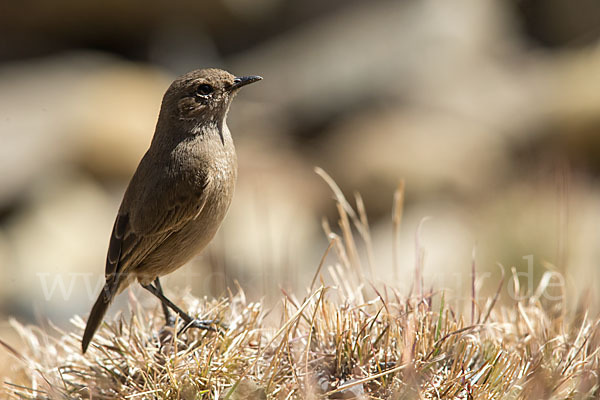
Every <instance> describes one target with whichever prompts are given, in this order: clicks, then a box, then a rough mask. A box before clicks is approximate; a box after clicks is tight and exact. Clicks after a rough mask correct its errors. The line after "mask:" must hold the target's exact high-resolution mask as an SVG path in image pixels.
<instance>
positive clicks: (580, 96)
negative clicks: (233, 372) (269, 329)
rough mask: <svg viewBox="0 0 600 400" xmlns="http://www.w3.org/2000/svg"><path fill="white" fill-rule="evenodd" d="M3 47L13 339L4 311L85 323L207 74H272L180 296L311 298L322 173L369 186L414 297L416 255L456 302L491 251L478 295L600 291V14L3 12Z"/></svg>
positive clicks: (5, 291) (52, 6) (0, 210)
mask: <svg viewBox="0 0 600 400" xmlns="http://www.w3.org/2000/svg"><path fill="white" fill-rule="evenodd" d="M0 37H1V38H2V39H0V143H1V144H0V315H1V316H0V326H1V328H0V337H6V335H9V334H8V333H7V329H6V328H7V326H8V323H7V316H9V315H10V316H15V317H17V318H18V319H19V320H21V321H25V322H35V321H40V320H42V319H44V318H50V319H51V320H52V321H53V322H54V323H56V324H58V325H59V326H63V327H67V326H68V319H69V318H70V317H72V316H73V315H74V314H80V315H87V313H88V312H89V309H90V307H91V304H92V302H93V299H94V298H95V297H96V295H97V293H98V292H99V290H100V287H101V285H102V283H103V271H104V259H105V254H106V249H107V245H108V239H109V235H110V231H111V227H112V224H113V221H114V217H115V215H116V211H117V209H118V206H119V202H120V200H121V197H122V195H123V191H124V190H125V187H126V184H127V182H128V181H129V178H130V177H131V175H132V173H133V171H134V169H135V167H136V165H137V163H138V161H139V159H140V158H141V156H142V155H143V153H144V152H145V150H146V149H147V147H148V145H149V142H150V139H151V137H152V134H153V129H154V124H155V123H156V118H157V114H158V110H159V106H160V101H161V98H162V94H163V93H164V91H165V90H166V88H167V86H168V85H169V83H170V82H171V81H172V79H174V77H176V76H177V75H179V74H182V73H185V72H187V71H189V70H191V69H195V68H199V67H209V66H211V67H221V68H225V69H227V70H229V71H230V72H232V73H234V74H237V75H244V74H258V75H262V76H263V77H264V81H262V82H260V83H259V84H257V85H255V86H254V85H253V86H252V87H250V88H248V89H246V90H244V91H243V92H242V93H241V94H240V95H239V96H238V98H237V99H236V101H235V102H234V104H233V107H232V110H231V112H230V114H229V120H228V121H229V126H230V128H231V130H232V132H233V135H234V139H235V141H236V146H237V151H238V157H239V170H240V171H239V181H238V186H237V191H236V196H235V198H234V201H233V205H232V207H231V209H230V212H229V215H228V217H227V219H226V222H225V224H224V226H223V228H222V229H221V231H220V232H219V234H218V237H217V238H216V240H215V241H214V242H213V243H212V245H211V246H210V248H209V249H208V250H207V251H205V252H204V254H203V255H201V256H199V257H198V258H197V259H195V260H194V262H193V263H190V264H189V265H187V266H185V267H184V268H182V269H181V270H179V271H178V272H176V273H174V274H173V275H171V276H168V277H166V279H165V280H164V281H163V285H164V286H165V287H166V288H167V292H168V293H170V294H175V295H177V294H180V293H182V292H183V291H184V290H186V288H187V287H190V286H191V288H190V290H191V292H192V293H193V294H195V295H197V296H205V295H206V296H218V295H222V294H226V288H227V287H228V286H232V284H233V282H235V280H237V281H239V282H240V285H241V286H242V287H243V288H244V289H245V290H246V292H247V295H248V297H250V298H251V299H253V300H259V299H265V301H267V302H273V301H276V300H277V299H279V298H280V289H281V288H283V289H285V290H286V291H292V292H296V293H300V295H302V293H304V292H303V290H304V289H305V288H306V287H307V286H308V285H309V284H310V281H311V279H312V276H313V274H314V273H315V271H316V269H317V266H318V264H319V260H320V258H321V256H322V254H323V252H324V251H325V249H326V247H327V244H328V241H327V238H326V235H325V234H324V233H323V230H322V228H321V219H322V218H326V219H327V220H328V221H329V222H330V224H331V225H332V226H333V227H336V229H337V211H336V207H335V202H334V201H333V196H332V194H331V191H330V190H329V188H328V187H327V185H326V184H325V183H324V182H323V180H322V179H321V178H320V177H319V176H317V175H316V174H315V173H314V171H313V169H314V167H315V166H319V167H322V168H323V169H324V170H325V171H327V172H328V173H329V174H330V175H331V176H332V178H333V179H334V180H335V181H336V182H337V184H338V185H339V186H340V187H341V189H342V190H343V191H344V193H345V194H346V195H347V197H348V199H349V200H351V202H352V198H353V193H354V192H355V191H356V192H360V193H361V194H362V196H363V198H364V202H365V206H366V210H367V213H368V216H369V221H370V224H371V233H372V236H373V254H374V269H375V273H374V274H373V275H372V276H371V279H372V280H373V281H374V282H376V283H378V284H379V283H382V282H384V283H386V284H388V285H390V286H394V287H397V288H399V289H400V291H401V292H403V293H408V291H409V290H410V287H411V284H412V276H413V271H414V266H415V259H416V250H415V249H416V248H422V249H423V251H424V254H425V258H424V269H423V274H424V278H425V285H426V286H428V287H429V286H433V287H438V288H439V287H446V288H449V289H450V291H452V292H453V295H454V296H456V297H458V298H461V297H464V298H465V299H468V298H469V297H470V283H469V281H470V270H471V263H472V258H473V249H474V248H476V251H475V264H476V266H477V270H478V273H479V276H480V277H481V283H482V288H481V291H482V292H481V293H488V294H489V293H492V292H493V291H495V289H496V287H497V285H498V280H499V277H500V275H501V272H500V268H499V267H498V265H497V263H501V264H502V265H503V266H504V267H505V269H506V271H507V273H508V272H509V271H510V268H511V267H515V268H516V270H517V271H519V272H520V273H521V275H520V276H521V277H522V278H523V280H522V282H521V283H522V286H524V287H525V289H531V290H533V289H534V288H535V286H537V283H538V281H539V280H540V278H541V276H542V275H543V273H544V272H545V271H549V270H550V271H557V272H560V273H561V274H562V275H561V276H562V277H564V284H565V285H566V287H567V289H568V297H567V301H568V302H571V303H572V304H574V303H575V302H576V299H577V297H578V296H579V295H580V294H581V293H584V292H586V291H587V290H589V289H592V291H593V288H595V287H597V286H598V285H599V284H600V277H599V275H600V274H599V271H598V269H599V268H598V260H600V246H599V240H600V239H599V238H600V182H599V178H600V90H599V88H600V41H599V37H600V2H597V1H595V0H579V1H576V2H573V1H571V0H513V1H508V0H507V1H496V0H453V1H446V0H406V1H398V0H396V1H387V0H373V1H369V2H364V1H357V0H356V1H351V0H343V1H342V0H329V1H320V0H304V1H284V0H210V1H208V0H194V1H192V0H180V1H177V2H167V1H156V2H147V1H138V0H132V1H127V2H124V1H117V0H107V1H103V2H81V1H76V0H56V1H53V2H45V1H41V0H33V1H29V2H26V3H23V4H22V3H19V2H10V1H7V0H3V1H1V2H0ZM400 179H404V180H405V183H406V201H405V210H404V216H403V220H402V226H401V230H400V238H399V244H398V249H399V262H398V265H397V267H396V268H395V267H394V265H393V262H392V244H393V241H392V235H391V232H392V225H391V210H392V203H393V202H392V197H393V193H394V190H395V188H396V187H397V185H398V182H399V180H400ZM426 217H429V218H427V219H426V220H425V221H424V222H423V223H422V226H421V229H420V233H419V234H417V227H418V226H419V224H420V223H421V222H422V221H423V219H424V218H426ZM417 239H418V240H417ZM416 243H418V245H417V244H416ZM328 262H334V259H333V258H331V259H330V260H329V261H328ZM558 283H560V282H558ZM134 293H136V295H137V296H138V297H139V298H140V299H141V300H142V301H144V302H147V304H149V305H151V306H154V307H157V306H158V303H157V302H156V301H155V300H154V299H153V298H151V296H150V295H147V294H146V293H142V290H141V289H140V288H135V289H134ZM119 302H120V304H115V305H114V306H113V307H112V308H111V312H112V313H115V312H117V311H119V310H124V309H125V308H126V307H125V306H124V304H125V303H126V302H127V295H122V296H120V299H119ZM3 328H4V329H3Z"/></svg>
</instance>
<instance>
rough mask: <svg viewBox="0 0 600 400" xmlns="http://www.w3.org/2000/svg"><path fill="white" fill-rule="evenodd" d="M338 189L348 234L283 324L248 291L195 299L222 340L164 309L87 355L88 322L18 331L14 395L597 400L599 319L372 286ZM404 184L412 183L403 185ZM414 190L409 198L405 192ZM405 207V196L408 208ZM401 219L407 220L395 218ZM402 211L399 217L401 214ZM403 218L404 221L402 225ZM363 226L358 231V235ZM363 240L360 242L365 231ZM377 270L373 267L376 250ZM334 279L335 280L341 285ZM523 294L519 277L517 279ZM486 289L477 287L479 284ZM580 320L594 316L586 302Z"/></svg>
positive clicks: (113, 328)
mask: <svg viewBox="0 0 600 400" xmlns="http://www.w3.org/2000/svg"><path fill="white" fill-rule="evenodd" d="M319 173H320V174H322V176H324V177H325V178H326V180H327V181H328V183H329V184H330V185H331V186H332V188H333V189H334V193H335V194H336V197H337V199H338V205H339V207H338V209H339V211H340V221H339V226H340V227H341V235H337V234H335V233H333V232H332V230H331V229H330V228H329V225H328V224H327V223H325V224H324V227H325V230H326V232H327V233H328V235H329V238H330V246H329V248H328V249H327V253H334V254H335V256H336V257H335V259H336V261H335V262H333V263H332V264H330V265H326V264H325V260H326V257H324V258H323V260H324V261H323V263H322V265H320V266H319V268H318V270H317V273H316V274H315V279H314V280H313V282H312V285H311V288H310V290H309V291H308V292H307V295H306V297H305V298H303V299H297V298H295V297H294V296H291V295H288V294H286V293H284V294H283V295H282V300H281V318H280V322H279V323H278V324H275V323H272V322H271V323H268V322H266V320H265V315H266V312H265V310H263V309H262V306H261V304H259V303H250V302H248V301H247V300H246V298H245V296H244V294H243V292H242V290H241V289H239V291H238V293H237V294H236V295H230V296H229V298H226V299H221V300H214V301H198V300H197V299H194V298H192V297H187V298H185V299H184V301H185V304H186V306H187V309H189V310H190V312H193V313H195V314H197V315H200V316H202V317H203V318H210V319H218V320H221V321H223V322H224V323H226V324H227V325H228V327H227V329H226V330H225V331H224V332H223V333H222V334H219V333H215V332H204V331H198V330H189V331H188V332H187V333H186V334H184V335H182V336H181V337H174V336H173V334H172V330H171V329H170V328H165V327H163V326H162V324H163V320H162V315H161V314H160V313H157V315H155V313H151V312H148V311H146V310H142V309H140V308H139V305H138V303H137V302H136V301H132V307H133V308H134V310H132V311H133V312H132V316H131V318H130V319H128V320H126V319H125V318H124V317H118V318H116V319H115V320H113V321H110V322H108V323H105V324H103V326H102V327H101V329H100V330H99V332H98V334H97V336H96V338H95V339H94V341H93V343H92V346H91V347H90V349H89V350H88V354H86V356H85V357H84V356H82V355H81V352H80V344H81V342H80V339H81V332H82V331H83V327H84V322H83V320H82V319H81V318H79V317H76V318H75V319H74V320H73V324H74V325H75V327H76V332H72V333H65V332H58V330H57V332H58V334H54V335H49V334H48V333H46V332H44V331H42V330H41V329H40V328H37V327H25V326H22V325H20V324H18V323H16V322H15V321H13V322H12V323H13V326H14V328H15V329H16V330H17V331H18V332H19V334H20V335H21V337H22V338H23V341H24V343H25V345H24V346H23V348H20V349H13V348H10V347H8V346H7V345H6V344H4V343H0V344H3V346H4V347H5V348H6V349H7V350H8V351H9V352H10V353H12V354H13V355H14V357H15V358H16V359H17V360H18V362H19V366H20V367H19V371H18V372H16V373H15V374H14V376H12V377H10V378H8V379H7V381H6V383H5V384H4V386H3V389H2V390H3V391H4V396H8V397H9V398H25V399H79V398H81V399H89V398H92V399H108V398H126V399H153V398H157V399H200V398H207V399H209V398H210V399H237V400H239V399H262V398H264V399H266V398H273V399H318V398H329V399H342V398H344V399H349V398H356V399H397V398H409V399H412V398H414V399H419V398H424V399H438V398H439V399H530V398H544V399H565V398H577V399H579V398H598V397H599V396H600V389H599V383H600V380H599V372H600V368H599V367H600V357H599V355H598V349H599V343H600V335H599V331H598V324H599V320H598V319H596V318H590V317H589V316H588V315H587V314H586V313H585V312H584V311H579V312H572V313H568V312H567V311H566V307H565V305H564V304H563V303H559V304H556V303H554V304H550V305H548V304H545V303H544V302H543V301H542V300H541V297H540V296H539V294H540V293H542V292H543V291H544V290H545V288H544V287H543V284H544V283H543V282H544V279H542V284H540V287H539V288H538V290H537V291H536V294H534V295H532V296H530V297H528V298H525V299H523V300H515V301H513V302H512V304H508V305H503V306H500V305H498V304H497V303H498V302H497V301H496V300H497V297H494V298H491V299H489V300H487V302H485V304H478V303H477V302H475V299H476V296H475V289H473V299H474V300H473V307H472V308H470V309H469V310H468V311H466V312H465V315H463V314H462V313H461V312H459V311H456V310H454V309H453V308H452V307H451V306H450V305H449V302H448V301H446V299H445V296H444V294H443V293H437V294H434V293H431V292H426V291H425V290H424V289H423V285H422V282H421V281H420V278H419V276H420V274H419V273H418V269H419V266H418V265H417V274H416V276H417V278H416V280H415V294H414V295H412V296H408V297H405V296H402V295H401V294H399V293H397V292H396V291H395V290H394V289H393V288H390V287H381V288H376V287H374V286H373V285H371V284H370V283H369V281H368V280H367V279H366V278H365V275H367V274H368V272H367V271H368V268H363V266H362V262H361V257H360V252H359V251H358V249H357V247H356V242H357V241H359V240H360V241H362V242H363V243H365V244H366V245H367V246H368V245H369V243H370V237H369V230H368V223H367V219H366V216H365V214H364V207H362V202H361V200H360V197H357V210H354V209H353V208H352V207H351V206H350V204H349V203H348V202H347V201H346V200H345V199H344V198H343V196H342V195H341V192H340V191H339V189H337V188H336V187H335V185H334V184H333V181H331V180H330V178H328V177H327V176H326V175H325V173H324V172H322V171H319ZM399 187H400V188H401V187H402V186H399ZM400 190H401V189H400ZM400 198H402V194H401V193H397V195H396V199H400ZM396 213H398V211H396ZM396 215H399V214H396ZM394 221H398V223H399V221H400V218H399V217H398V218H394ZM351 226H354V228H355V229H351ZM353 231H356V232H358V236H355V235H353ZM366 259H367V262H369V260H371V259H372V258H371V257H370V256H369V253H368V252H367V256H366ZM326 282H331V283H330V284H328V283H326ZM514 284H515V289H516V290H517V292H518V281H516V280H515V282H514ZM473 287H475V286H473ZM579 310H585V306H581V307H580V309H579Z"/></svg>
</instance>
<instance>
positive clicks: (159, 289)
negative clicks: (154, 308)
mask: <svg viewBox="0 0 600 400" xmlns="http://www.w3.org/2000/svg"><path fill="white" fill-rule="evenodd" d="M154 287H155V288H156V291H157V292H158V293H160V295H161V296H162V297H165V294H164V293H163V290H162V286H161V285H160V280H159V279H158V277H156V279H155V280H154ZM159 298H160V297H159ZM160 305H161V306H162V309H163V313H164V314H165V323H166V325H167V326H175V317H173V315H172V314H171V312H170V311H169V307H167V305H166V304H165V303H164V302H163V301H162V300H161V302H160Z"/></svg>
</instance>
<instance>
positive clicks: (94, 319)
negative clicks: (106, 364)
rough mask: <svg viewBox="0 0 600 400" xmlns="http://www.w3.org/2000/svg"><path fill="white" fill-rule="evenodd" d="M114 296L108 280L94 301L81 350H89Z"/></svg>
mask: <svg viewBox="0 0 600 400" xmlns="http://www.w3.org/2000/svg"><path fill="white" fill-rule="evenodd" d="M113 298H114V295H112V293H111V291H110V286H109V284H108V282H107V283H106V285H104V288H103V289H102V292H100V295H99V296H98V299H97V300H96V302H95V303H94V306H93V307H92V311H90V316H89V318H88V320H87V325H86V326H85V331H84V332H83V339H81V351H82V352H83V353H85V351H86V350H87V348H88V345H89V344H90V341H91V340H92V338H93V337H94V333H96V330H98V327H99V326H100V324H101V323H102V320H103V319H104V314H106V310H108V306H110V303H112V300H113Z"/></svg>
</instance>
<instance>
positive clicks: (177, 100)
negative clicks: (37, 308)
mask: <svg viewBox="0 0 600 400" xmlns="http://www.w3.org/2000/svg"><path fill="white" fill-rule="evenodd" d="M261 79H262V78H261V77H260V76H244V77H235V76H233V75H231V74H230V73H228V72H226V71H222V70H219V69H201V70H196V71H192V72H189V73H187V74H185V75H183V76H181V77H179V78H178V79H176V80H175V81H174V82H173V83H172V84H171V86H170V87H169V88H168V89H167V92H166V93H165V95H164V97H163V101H162V105H161V110H160V114H159V116H158V122H157V124H156V129H155V131H154V137H153V138H152V143H151V144H150V148H149V149H148V151H147V152H146V154H145V155H144V157H143V158H142V160H141V161H140V163H139V165H138V167H137V170H136V171H135V173H134V175H133V177H132V178H131V181H130V182H129V186H128V187H127V190H126V191H125V195H124V196H123V200H122V202H121V207H120V208H119V212H118V214H117V218H116V221H115V224H114V227H113V231H112V235H111V237H110V242H109V246H108V254H107V256H106V271H105V276H106V283H105V285H104V288H103V289H102V292H101V293H100V295H99V296H98V299H97V300H96V303H94V306H93V307H92V311H91V312H90V316H89V318H88V321H87V326H86V327H85V332H84V334H83V339H82V343H81V349H82V351H83V353H85V351H86V350H87V347H88V345H89V343H90V340H91V339H92V337H93V336H94V333H95V332H96V330H97V329H98V326H100V323H101V322H102V319H103V318H104V314H105V313H106V310H107V309H108V306H109V305H110V303H111V302H112V300H113V299H114V298H115V296H116V295H117V294H119V293H121V292H122V291H123V290H125V289H126V288H127V287H128V286H129V285H130V284H131V283H132V282H133V281H135V280H137V281H138V282H139V283H140V284H141V285H142V287H144V288H145V289H147V290H148V291H150V292H151V293H152V294H153V295H155V296H156V297H158V298H159V299H160V301H161V303H162V307H163V311H164V314H165V318H166V320H167V323H168V324H169V323H172V319H171V315H170V312H169V309H172V310H173V311H175V312H176V313H177V314H178V315H179V316H180V317H181V319H182V320H183V321H184V322H185V326H186V327H189V326H194V327H197V328H202V329H211V321H201V320H195V319H194V318H192V317H190V316H189V315H188V314H186V313H185V312H184V311H182V310H181V309H180V308H179V307H177V306H176V305H175V304H174V303H172V302H171V301H170V300H169V299H167V298H166V297H165V296H164V294H163V292H162V288H161V285H160V281H159V277H160V276H162V275H166V274H168V273H171V272H173V271H175V270H176V269H177V268H179V267H181V266H182V265H183V264H185V263H186V262H187V261H188V260H190V259H191V258H192V257H193V256H195V255H196V254H198V253H199V252H200V251H201V250H202V249H203V248H204V247H205V246H206V245H207V244H208V243H209V242H210V241H211V239H212V238H213V236H214V235H215V233H216V232H217V229H218V228H219V225H220V224H221V221H222V220H223V218H224V217H225V214H226V212H227V209H228V208H229V204H230V203H231V199H232V196H233V191H234V187H235V181H236V177H237V158H236V154H235V148H234V146H233V141H232V138H231V133H230V132H229V128H228V127H227V124H226V118H227V112H228V110H229V106H230V105H231V101H232V100H233V98H234V97H235V95H236V93H237V92H238V91H239V89H240V88H241V87H242V86H245V85H248V84H250V83H253V82H256V81H259V80H261Z"/></svg>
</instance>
